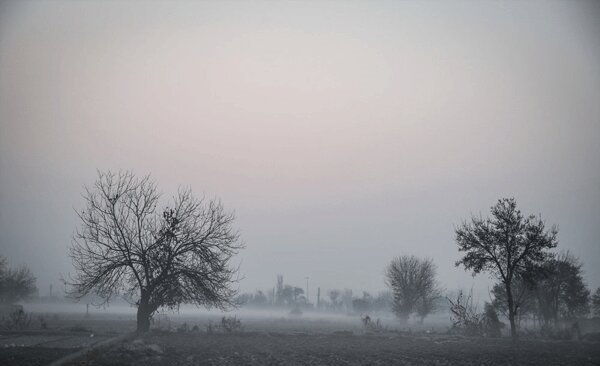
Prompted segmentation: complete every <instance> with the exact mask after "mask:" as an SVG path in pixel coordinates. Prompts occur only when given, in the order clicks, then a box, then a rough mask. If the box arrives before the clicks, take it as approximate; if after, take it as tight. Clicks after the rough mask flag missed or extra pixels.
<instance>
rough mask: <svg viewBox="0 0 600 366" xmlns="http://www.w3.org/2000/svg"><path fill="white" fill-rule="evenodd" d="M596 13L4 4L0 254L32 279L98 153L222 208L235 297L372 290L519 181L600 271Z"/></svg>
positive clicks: (378, 6)
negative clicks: (276, 289) (398, 261)
mask: <svg viewBox="0 0 600 366" xmlns="http://www.w3.org/2000/svg"><path fill="white" fill-rule="evenodd" d="M599 10H600V7H599V6H598V3H596V4H595V5H594V3H593V2H583V1H563V2H551V1H540V2H537V1H529V2H497V1H494V2H474V1H469V2H456V1H443V2H434V1H426V2H425V1H423V2H396V1H390V2H370V1H369V2H367V1H365V2H316V1H314V2H308V1H307V2H275V1H273V2H241V1H240V2H218V3H217V2H214V3H213V2H142V1H139V2H138V1H130V2H116V1H115V2H112V1H103V2H92V1H80V2H76V1H66V2H59V1H52V2H2V3H1V5H0V254H2V255H5V256H7V257H8V259H9V260H10V262H11V263H12V264H13V265H18V264H27V265H29V266H30V267H31V268H32V270H33V272H34V273H35V275H36V276H37V277H38V287H39V288H40V293H41V294H47V292H48V286H49V285H50V284H51V283H52V284H54V286H55V289H58V288H60V285H59V281H58V279H59V276H60V273H66V272H68V271H70V270H72V269H71V268H72V267H71V264H70V261H69V259H68V258H67V256H66V252H67V249H66V248H67V247H68V245H69V243H70V237H71V234H72V233H73V231H74V230H75V228H76V227H77V221H76V217H75V213H74V208H80V207H82V199H81V196H80V195H81V192H82V187H83V185H84V184H91V183H92V182H93V181H94V179H95V177H96V169H101V170H107V169H111V170H119V169H133V170H134V171H135V172H136V173H138V174H140V175H141V174H145V173H148V172H151V173H152V175H153V177H154V178H155V179H156V181H157V182H158V184H159V186H160V188H161V190H162V191H163V192H164V193H165V198H168V197H169V196H170V195H171V194H172V193H173V192H174V191H175V190H176V189H177V187H178V186H179V185H189V186H191V187H192V188H193V190H194V192H196V193H197V194H198V195H201V194H203V193H206V194H207V195H209V196H213V195H216V196H219V197H220V198H221V199H222V200H223V202H224V204H225V206H226V207H227V208H229V209H232V210H235V211H236V214H237V226H238V227H239V229H240V230H241V233H242V236H243V238H244V240H245V242H246V244H247V248H246V249H245V250H244V251H243V252H242V253H241V254H240V256H239V257H238V258H237V260H238V261H240V262H241V273H242V275H243V276H245V279H244V280H243V281H242V282H241V283H240V287H241V289H242V290H243V291H254V290H256V289H259V288H260V289H268V288H272V287H273V286H274V285H275V280H276V275H277V274H278V273H280V274H283V275H284V279H285V281H286V282H287V283H291V284H294V285H297V286H302V287H304V286H305V284H306V280H305V277H306V276H309V277H310V288H311V290H310V299H311V300H314V296H315V292H314V290H315V289H316V287H317V286H319V287H321V288H322V291H325V290H326V289H331V288H352V289H355V290H359V289H365V290H369V291H373V292H377V291H378V290H382V289H384V288H385V285H384V282H383V281H384V276H383V270H384V266H385V265H386V264H387V263H388V262H389V261H390V260H391V258H392V257H393V256H397V255H401V254H415V255H418V256H431V257H433V258H434V259H435V262H436V264H437V265H438V267H439V272H440V274H441V281H442V282H443V284H444V285H445V286H446V287H447V288H448V289H450V290H452V289H456V288H458V287H467V288H468V287H470V286H471V285H472V284H474V285H475V288H476V289H477V290H478V291H479V293H480V294H481V296H483V297H485V298H487V294H485V293H484V290H485V289H487V287H488V286H489V281H488V279H487V276H486V275H480V276H478V277H476V278H475V279H473V278H472V277H471V276H470V274H469V273H466V272H464V270H463V269H462V268H455V267H454V261H455V260H457V259H458V258H459V253H458V251H457V249H456V244H455V243H454V232H453V229H454V226H455V225H458V224H460V223H461V221H462V220H463V219H466V218H469V217H470V216H471V214H476V215H479V213H481V214H483V215H487V214H488V212H489V207H490V206H491V205H493V204H494V203H495V202H496V200H497V199H498V198H501V197H511V196H514V197H515V198H516V199H517V202H518V204H519V206H520V208H521V209H522V211H523V212H524V213H526V214H529V213H534V214H538V213H541V214H542V217H543V218H544V219H545V220H546V222H547V224H549V225H550V224H558V225H559V226H560V232H559V239H560V244H559V248H560V249H562V250H570V251H571V252H572V253H573V254H574V255H576V256H579V257H581V259H582V261H583V263H584V271H585V278H586V280H587V283H588V285H589V286H590V287H592V288H596V287H598V286H600V266H599V264H600V241H599V238H600V159H599V157H600V11H599Z"/></svg>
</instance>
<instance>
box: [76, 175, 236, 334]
mask: <svg viewBox="0 0 600 366" xmlns="http://www.w3.org/2000/svg"><path fill="white" fill-rule="evenodd" d="M83 197H84V200H85V204H86V207H85V209H84V210H82V211H80V212H78V217H79V221H80V225H81V226H80V227H79V229H78V230H77V232H76V234H75V235H74V238H73V243H72V245H71V247H70V249H69V256H70V257H71V259H72V261H73V265H74V267H75V271H76V273H75V278H74V279H70V280H67V281H66V282H67V284H68V285H70V294H71V295H72V296H73V297H75V298H81V297H82V296H85V295H86V294H89V293H95V294H97V295H98V296H100V297H101V298H103V299H105V301H109V300H110V299H111V298H113V297H114V296H117V295H124V297H125V298H127V299H129V300H130V301H131V302H132V303H133V304H134V305H136V306H137V329H138V331H140V332H146V331H148V330H149V327H150V318H151V316H152V314H154V313H155V312H156V311H157V310H158V309H159V308H162V307H167V308H174V307H176V306H178V305H179V304H182V303H191V304H196V305H203V306H207V307H211V306H215V307H218V308H226V307H228V306H229V305H234V299H233V297H234V296H235V294H236V291H235V290H234V289H232V287H231V284H232V283H234V282H235V281H236V279H235V278H234V276H235V275H236V274H237V268H232V267H231V266H230V264H229V262H230V259H231V258H232V257H233V256H234V255H235V254H237V252H238V251H239V250H240V249H241V248H242V247H243V245H242V244H241V243H240V242H239V235H238V233H237V232H236V231H235V230H234V229H233V227H232V225H233V220H234V216H233V214H232V213H227V212H225V211H224V209H223V206H222V204H221V203H220V202H219V201H217V200H205V199H197V198H195V197H194V196H193V195H192V193H191V191H190V190H189V189H180V190H179V191H178V193H177V195H176V196H175V197H174V198H173V201H172V202H171V205H170V206H166V207H163V208H160V207H159V197H160V196H159V194H158V191H157V188H156V185H155V183H154V182H153V181H152V180H151V179H150V177H149V176H145V177H143V178H141V179H139V178H137V177H135V176H134V175H133V174H132V173H130V172H120V173H118V174H114V173H111V172H108V173H102V172H99V173H98V179H97V180H96V182H95V184H94V186H93V187H92V188H86V189H85V194H84V196H83Z"/></svg>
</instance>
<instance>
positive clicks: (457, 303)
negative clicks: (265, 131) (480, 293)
mask: <svg viewBox="0 0 600 366" xmlns="http://www.w3.org/2000/svg"><path fill="white" fill-rule="evenodd" d="M160 197H161V195H160V194H159V193H158V189H157V186H156V184H155V182H154V181H153V180H152V179H151V178H150V176H149V175H147V176H144V177H142V178H138V177H137V176H135V174H133V173H132V172H129V171H125V172H118V173H113V172H98V178H97V180H96V181H95V182H94V184H93V185H92V186H91V187H85V189H84V195H83V198H84V206H85V207H84V208H83V209H82V210H80V211H77V216H78V218H79V222H80V224H79V227H78V229H77V231H76V233H75V235H74V237H73V241H72V243H71V246H70V248H69V252H68V255H69V256H70V258H71V259H72V262H73V265H74V268H75V275H74V276H73V277H71V278H68V279H64V283H65V284H66V285H67V286H68V289H69V290H68V294H69V296H71V297H73V298H75V299H81V298H84V297H85V296H89V295H95V296H98V297H99V298H101V299H103V301H105V302H108V301H110V300H112V299H114V298H116V297H122V298H125V299H126V300H127V301H128V302H129V303H130V304H132V305H134V306H135V307H136V308H137V324H138V326H137V330H138V331H139V332H146V331H148V330H149V328H150V320H151V319H152V316H153V315H154V314H155V313H156V311H157V310H159V309H161V308H170V309H176V308H177V307H178V306H179V305H180V304H184V303H187V304H195V305H197V306H204V307H216V308H220V309H230V308H232V307H235V306H237V305H239V304H240V303H244V298H243V297H240V294H238V292H237V291H236V289H235V288H234V286H233V285H234V284H235V283H236V282H238V281H239V279H240V278H239V268H238V266H236V265H234V264H233V258H234V257H235V256H236V255H237V254H238V253H239V251H240V250H241V249H243V248H244V243H243V241H241V238H240V235H239V233H238V231H237V230H236V229H235V228H234V219H235V217H234V215H233V213H232V212H228V211H226V210H225V209H224V207H223V205H222V203H221V202H220V201H219V200H218V199H214V198H213V199H207V198H205V197H202V198H197V197H195V196H194V195H193V194H192V192H191V190H190V189H180V190H179V191H178V192H177V194H176V195H175V196H174V197H173V198H172V200H171V201H170V202H169V203H168V204H166V205H161V204H160V203H161V201H160ZM557 237H558V229H557V228H556V227H554V226H553V227H551V228H550V229H546V227H545V223H544V221H543V220H542V219H541V217H539V216H534V215H529V216H524V215H523V214H522V213H521V211H520V210H519V209H518V208H517V205H516V201H515V200H514V199H513V198H504V199H500V200H498V202H497V203H496V204H495V205H494V206H492V207H491V216H490V217H487V218H482V217H472V218H471V220H469V221H467V220H465V221H464V222H463V223H462V224H461V225H460V226H459V227H457V228H455V242H456V245H457V247H458V251H459V252H460V253H462V254H463V257H462V258H461V259H460V260H459V261H457V262H456V263H455V264H456V266H462V267H464V269H465V270H467V271H471V272H472V273H473V275H476V274H480V273H487V274H489V275H490V276H492V277H493V278H495V279H496V281H497V282H496V284H495V286H494V287H493V289H492V290H491V291H490V293H491V296H492V298H493V299H492V301H491V303H490V304H489V307H488V306H486V311H485V314H488V310H490V311H489V313H490V314H488V315H489V316H487V318H486V317H483V316H481V317H480V318H481V319H487V320H485V321H486V322H488V323H489V322H490V319H491V318H493V317H494V316H493V314H492V313H491V310H494V311H495V312H497V313H500V314H501V315H504V316H505V317H506V318H507V319H508V321H509V327H510V334H511V336H512V337H513V338H516V337H517V334H518V327H519V322H520V320H521V319H523V318H524V316H526V315H533V316H535V317H536V319H537V320H538V321H540V322H542V323H543V324H544V325H545V326H550V325H551V324H552V323H553V322H554V323H556V322H557V321H558V320H559V319H560V318H568V317H577V316H585V315H588V314H589V313H590V308H592V309H593V314H595V315H596V316H598V315H600V289H598V290H596V292H595V293H594V295H591V293H590V291H589V290H588V289H587V287H586V286H585V283H584V282H583V277H582V266H581V263H580V262H579V260H578V259H577V258H575V257H573V256H572V255H570V254H568V253H566V254H556V253H555V252H554V251H553V250H554V249H555V248H556V247H557V245H558V239H557ZM25 272H26V271H25ZM25 272H24V270H22V271H21V272H19V271H13V270H9V269H7V267H6V261H5V260H1V261H0V299H1V300H2V302H3V303H4V302H11V303H15V302H18V301H21V300H24V299H26V298H27V297H28V296H31V294H30V293H29V292H28V291H24V292H23V293H22V294H20V295H16V296H15V295H10V291H13V293H14V290H10V288H14V286H13V287H10V286H9V285H8V284H9V283H12V282H11V281H12V280H13V279H14V277H15V276H16V275H17V274H18V273H21V274H22V273H25ZM436 272H437V268H436V266H435V264H434V262H433V260H432V259H430V258H424V259H421V258H417V257H415V256H412V255H402V256H399V257H397V258H394V259H393V260H392V261H391V262H390V263H389V264H388V265H387V267H386V283H387V285H388V287H389V289H390V292H389V294H388V295H383V294H380V296H378V297H376V298H373V297H372V296H371V295H370V294H368V293H363V294H362V297H353V296H352V294H351V293H350V294H348V293H346V292H339V293H336V292H335V291H337V290H332V291H330V292H329V293H328V294H327V295H328V296H329V300H331V302H330V304H332V306H336V304H338V303H337V300H338V298H339V299H340V301H342V299H343V301H342V303H345V304H348V303H349V304H351V305H352V307H353V309H354V308H356V309H361V310H363V311H367V310H368V309H369V307H370V306H373V304H375V303H377V301H380V302H381V303H385V301H391V309H392V311H393V312H394V313H395V314H396V315H397V317H398V319H399V320H401V321H406V320H407V319H408V318H409V316H411V315H413V316H415V317H417V318H418V319H419V320H420V321H423V319H424V318H425V317H426V316H428V315H429V314H431V313H432V312H434V311H436V310H437V308H438V304H439V302H440V299H441V298H443V290H444V289H443V288H442V286H441V285H440V283H439V281H438V280H437V273H436ZM28 273H29V274H30V272H28ZM30 277H31V278H33V276H30ZM34 280H35V279H34ZM242 296H243V294H242ZM386 296H387V297H386ZM265 298H267V301H268V294H265V293H262V292H261V293H257V294H251V296H247V297H246V299H245V303H249V302H250V301H264V299H265ZM386 299H387V300H386ZM272 301H273V302H274V303H276V304H278V305H286V306H300V305H302V304H305V305H307V304H309V302H308V299H307V298H306V296H305V294H304V291H303V289H302V288H300V287H296V286H291V285H286V284H284V283H283V278H282V277H281V278H278V282H277V287H276V289H275V290H274V293H273V294H272ZM448 302H449V303H450V305H451V310H452V309H454V310H456V314H468V312H465V311H464V310H465V309H466V307H465V304H466V303H468V301H467V302H465V300H464V299H461V298H457V299H455V300H454V301H451V299H448ZM324 303H325V302H324ZM452 306H454V307H455V308H452ZM475 315H477V314H475ZM457 316H459V317H460V316H462V315H457ZM478 316H479V315H478ZM496 318H497V316H496ZM459 323H460V322H458V323H455V324H459ZM460 324H466V323H465V322H462V323H460Z"/></svg>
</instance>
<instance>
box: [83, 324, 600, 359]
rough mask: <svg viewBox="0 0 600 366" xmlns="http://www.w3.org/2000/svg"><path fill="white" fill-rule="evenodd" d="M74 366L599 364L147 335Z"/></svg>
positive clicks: (465, 348)
mask: <svg viewBox="0 0 600 366" xmlns="http://www.w3.org/2000/svg"><path fill="white" fill-rule="evenodd" d="M75 364H77V365H478V366H479V365H599V364H600V347H599V344H593V343H586V342H578V343H577V342H557V341H539V340H537V341H531V340H530V341H522V342H520V343H519V344H518V345H517V346H513V345H512V344H511V342H510V341H508V340H506V339H502V340H489V339H485V340H483V339H468V338H462V337H451V336H416V335H399V334H387V335H381V334H351V333H346V332H340V333H333V334H278V333H262V332H261V333H252V332H247V333H239V334H197V335H190V334H177V333H176V334H168V335H167V334H161V335H148V336H145V337H143V338H138V339H135V340H132V341H130V342H128V343H126V344H122V345H119V346H117V347H113V348H112V349H110V350H109V351H108V352H97V353H93V354H91V355H90V356H89V357H88V358H87V359H84V360H81V361H80V362H78V363H75Z"/></svg>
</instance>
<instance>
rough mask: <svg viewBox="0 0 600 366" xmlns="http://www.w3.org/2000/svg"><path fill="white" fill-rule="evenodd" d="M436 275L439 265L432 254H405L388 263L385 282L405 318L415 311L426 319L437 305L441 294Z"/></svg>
mask: <svg viewBox="0 0 600 366" xmlns="http://www.w3.org/2000/svg"><path fill="white" fill-rule="evenodd" d="M435 277H436V267H435V264H434V263H433V260H432V259H430V258H426V259H423V260H421V259H419V258H417V257H415V256H402V257H397V258H394V259H393V260H392V262H391V263H390V264H389V265H388V267H387V271H386V282H387V284H388V286H389V287H390V289H391V290H392V294H393V299H394V300H393V304H392V310H393V311H394V313H395V314H396V315H397V316H398V317H399V318H400V319H401V320H402V321H406V320H408V317H409V315H410V314H411V313H412V312H417V313H418V315H419V317H420V319H421V321H423V319H424V318H425V317H426V316H427V315H428V314H430V313H431V312H432V311H433V310H434V309H435V306H434V305H435V300H436V299H438V298H439V297H440V296H441V295H440V294H441V291H440V285H439V283H438V281H437V280H436V278H435Z"/></svg>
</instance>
